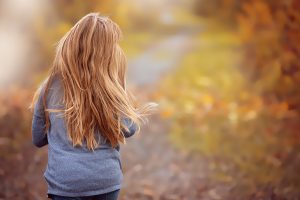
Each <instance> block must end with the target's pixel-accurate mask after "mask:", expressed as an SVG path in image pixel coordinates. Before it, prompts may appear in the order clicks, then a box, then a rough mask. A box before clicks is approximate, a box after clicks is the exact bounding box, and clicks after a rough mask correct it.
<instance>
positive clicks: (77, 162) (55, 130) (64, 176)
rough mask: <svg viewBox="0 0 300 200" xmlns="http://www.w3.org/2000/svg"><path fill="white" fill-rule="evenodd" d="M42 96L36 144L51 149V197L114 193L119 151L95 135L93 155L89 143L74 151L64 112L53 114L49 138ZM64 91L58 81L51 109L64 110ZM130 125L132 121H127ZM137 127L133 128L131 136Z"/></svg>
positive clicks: (117, 186) (48, 175)
mask: <svg viewBox="0 0 300 200" xmlns="http://www.w3.org/2000/svg"><path fill="white" fill-rule="evenodd" d="M43 94H44V87H43V88H42V92H41V95H40V97H39V99H38V101H37V102H36V104H35V109H34V118H33V124H32V125H33V126H32V134H33V143H34V144H35V145H36V146H38V147H41V146H44V145H46V144H47V143H48V144H49V145H48V165H47V169H46V171H45V173H44V176H45V179H46V181H47V182H48V193H49V194H56V195H61V196H70V197H73V196H92V195H97V194H102V193H107V192H111V191H114V190H117V189H120V187H121V180H122V171H121V162H120V153H119V151H118V148H112V147H111V145H110V144H109V143H108V141H107V140H106V139H105V138H104V137H103V136H101V134H99V133H97V134H95V137H96V138H97V140H98V141H100V142H99V144H100V146H99V147H98V148H96V149H94V151H92V152H91V151H90V150H89V149H88V148H87V146H86V143H85V142H84V143H83V146H78V147H73V145H72V141H70V139H69V138H68V135H67V132H66V126H65V122H64V119H63V116H62V115H61V113H60V112H57V113H55V112H52V113H50V116H49V118H50V124H51V126H50V127H49V132H48V134H44V132H43V131H44V124H45V122H44V121H45V118H44V111H43V104H42V97H43ZM62 95H63V87H62V83H61V81H60V79H59V78H57V77H55V78H54V79H53V81H52V84H51V86H50V88H49V92H48V95H47V107H48V108H49V109H63V106H62ZM124 122H125V123H127V125H129V123H128V120H126V121H125V120H124ZM134 131H135V126H134V125H133V126H131V127H130V132H124V133H125V134H126V136H131V135H132V134H133V133H134Z"/></svg>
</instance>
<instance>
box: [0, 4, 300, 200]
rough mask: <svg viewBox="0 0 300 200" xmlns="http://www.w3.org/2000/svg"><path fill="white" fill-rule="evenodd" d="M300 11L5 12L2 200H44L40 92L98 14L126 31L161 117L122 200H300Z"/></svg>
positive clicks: (131, 77)
mask: <svg viewBox="0 0 300 200" xmlns="http://www.w3.org/2000/svg"><path fill="white" fill-rule="evenodd" d="M299 10H300V1H298V0H285V1H282V0H189V1H188V0H151V1H150V0H148V1H146V0H88V1H84V0H1V1H0V159H1V162H0V200H2V199H5V200H6V199H9V200H19V199H20V200H21V199H22V200H24V199H30V200H32V199H34V200H35V199H36V200H43V199H47V197H46V191H47V187H46V182H45V180H44V178H43V172H44V169H45V167H46V164H47V147H44V148H42V149H37V148H35V147H34V146H33V145H32V142H31V132H30V128H31V112H30V111H29V110H28V106H29V104H30V101H31V98H32V96H33V92H34V91H35V89H36V88H37V87H38V85H39V84H40V83H41V81H42V80H43V79H44V78H45V77H46V76H47V71H48V70H49V68H50V66H51V62H52V59H53V56H54V52H55V46H56V42H57V41H58V40H59V39H60V38H61V37H62V36H63V34H64V33H65V32H67V31H68V30H69V29H70V28H71V27H72V26H73V25H74V23H76V22H77V20H79V19H80V18H81V17H83V16H84V15H86V14H88V13H90V12H100V13H101V14H103V15H106V16H109V17H110V18H112V19H113V20H114V21H116V22H117V23H118V24H119V25H120V27H121V29H122V30H123V34H124V38H123V40H122V42H121V46H122V47H123V49H124V51H125V53H126V55H127V57H128V65H129V71H128V73H127V75H128V76H127V78H128V82H129V85H130V88H131V89H132V90H133V91H134V94H136V97H137V98H138V99H139V100H140V101H141V102H146V101H155V102H157V103H158V104H159V109H158V112H157V113H156V114H155V115H153V116H152V117H151V118H150V120H149V124H147V125H145V126H143V128H142V131H141V133H140V134H139V135H136V136H134V137H132V138H130V139H128V142H127V144H126V145H123V146H122V148H121V152H122V162H123V170H124V181H123V189H122V191H121V194H120V199H121V200H134V199H138V200H139V199H141V200H144V199H145V200H146V199H147V200H152V199H153V200H177V199H178V200H181V199H182V200H201V199H204V200H218V199H224V200H234V199H237V200H247V199H251V200H252V199H262V200H265V199H266V200H267V199H268V200H269V199H270V200H297V199H300V173H299V172H300V171H299V170H300V151H299V150H300V119H299V111H300V93H299V92H300V89H299V85H300V61H299V56H300V12H299Z"/></svg>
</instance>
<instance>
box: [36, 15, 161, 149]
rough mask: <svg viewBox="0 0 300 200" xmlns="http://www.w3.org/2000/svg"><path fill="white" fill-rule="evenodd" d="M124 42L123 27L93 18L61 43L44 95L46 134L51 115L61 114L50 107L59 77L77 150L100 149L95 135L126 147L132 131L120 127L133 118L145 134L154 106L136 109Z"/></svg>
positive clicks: (83, 21)
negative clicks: (83, 147) (84, 145)
mask: <svg viewBox="0 0 300 200" xmlns="http://www.w3.org/2000/svg"><path fill="white" fill-rule="evenodd" d="M121 37H122V32H121V30H120V28H119V26H118V25H117V24H116V23H114V22H113V21H112V20H111V19H110V18H109V17H106V16H101V15H100V14H99V13H90V14H88V15H86V16H84V17H83V18H82V19H80V20H79V21H78V22H77V23H76V24H75V25H74V27H72V28H71V29H70V31H68V32H67V33H66V34H65V35H64V36H63V38H62V39H61V40H60V41H59V43H58V45H57V49H56V55H55V59H54V62H53V66H52V68H51V69H50V75H49V77H48V79H47V81H46V84H45V95H44V96H43V104H44V108H45V111H46V112H45V117H46V131H47V130H48V129H49V124H50V122H49V112H56V111H55V110H51V109H47V107H46V96H47V92H48V89H49V87H50V84H51V81H52V80H53V78H54V76H56V75H58V76H59V77H61V79H62V83H63V89H64V95H63V105H64V110H63V115H64V119H65V122H66V127H67V133H68V136H69V138H70V139H71V141H72V142H73V146H76V145H80V146H81V145H82V142H83V140H84V139H85V140H86V143H87V147H88V149H90V150H93V149H94V148H95V147H97V146H98V145H99V144H98V142H97V141H96V138H95V131H96V130H99V133H100V134H102V135H103V136H104V137H105V138H107V139H108V140H109V142H110V144H111V145H112V146H113V147H115V146H117V145H118V144H119V143H124V142H125V137H124V135H123V132H122V129H125V130H128V129H127V127H126V126H124V124H123V123H121V121H122V117H125V118H129V119H131V121H132V122H133V123H135V124H136V125H137V132H139V131H140V125H141V123H142V122H145V121H146V120H145V119H146V118H145V117H146V115H148V114H149V113H150V111H151V110H152V109H153V107H154V106H155V104H153V103H148V104H145V105H143V106H140V107H137V105H136V102H135V101H134V98H133V96H132V95H131V93H130V92H129V91H128V90H127V87H126V79H125V76H126V69H127V64H126V57H125V55H124V52H123V51H122V49H121V47H120V46H119V44H118V42H119V41H120V39H121ZM35 96H38V92H37V93H36V95H35ZM35 101H36V98H34V100H33V104H34V102H35Z"/></svg>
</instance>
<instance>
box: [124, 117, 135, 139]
mask: <svg viewBox="0 0 300 200" xmlns="http://www.w3.org/2000/svg"><path fill="white" fill-rule="evenodd" d="M123 123H124V125H125V126H126V127H128V129H129V131H126V130H124V129H123V130H122V132H123V134H124V136H125V138H128V137H131V136H133V135H134V134H135V132H136V130H137V127H136V124H135V123H132V124H131V120H130V119H128V118H124V119H123Z"/></svg>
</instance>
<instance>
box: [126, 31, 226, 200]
mask: <svg viewBox="0 0 300 200" xmlns="http://www.w3.org/2000/svg"><path fill="white" fill-rule="evenodd" d="M191 35H192V32H187V31H186V32H179V33H178V34H176V35H174V36H172V37H169V38H168V39H166V40H164V41H162V42H161V43H158V44H157V45H155V46H154V47H152V48H150V49H148V50H147V51H145V53H144V54H142V55H141V56H139V57H138V58H137V59H135V60H133V61H132V62H130V65H129V69H130V71H129V80H130V83H131V84H133V85H135V86H137V87H138V88H147V90H141V92H144V93H145V95H147V93H150V92H151V91H152V90H153V89H154V88H152V87H151V84H154V85H155V83H156V82H157V81H158V80H159V79H160V78H161V76H162V75H163V74H165V73H166V72H170V71H172V69H174V68H175V67H177V66H178V64H177V63H178V62H180V60H181V58H182V57H183V56H184V55H185V54H186V53H187V52H188V50H189V48H191V46H190V45H191V44H192V41H191V38H192V37H191ZM168 124H169V122H168V121H166V120H164V119H161V118H160V117H159V116H157V115H155V116H153V117H152V118H150V123H149V124H148V125H146V126H145V127H143V128H142V131H141V134H139V135H136V136H134V137H133V138H130V139H128V142H127V144H126V145H123V147H122V148H121V154H122V163H123V170H124V182H123V191H122V193H121V199H124V200H127V199H128V200H129V199H141V200H143V199H145V200H146V199H149V200H150V199H153V200H158V199H159V200H163V199H164V200H167V199H169V200H177V199H178V200H179V199H188V200H193V199H195V200H196V199H197V200H199V199H206V200H209V199H221V196H220V195H219V193H224V188H217V187H216V186H213V185H211V184H210V183H209V169H208V167H207V164H205V163H206V162H205V159H204V158H203V157H201V156H199V155H192V154H188V153H185V152H183V151H180V150H178V149H176V148H175V147H174V146H173V145H172V144H171V142H170V141H169V140H168V134H169V131H168Z"/></svg>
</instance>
